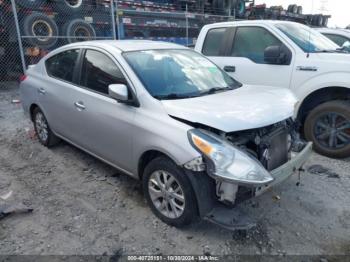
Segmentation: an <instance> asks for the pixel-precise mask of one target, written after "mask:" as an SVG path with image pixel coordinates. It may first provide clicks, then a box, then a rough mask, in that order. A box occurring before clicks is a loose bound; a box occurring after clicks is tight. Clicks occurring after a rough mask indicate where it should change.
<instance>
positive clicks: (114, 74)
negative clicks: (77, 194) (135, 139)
mask: <svg viewBox="0 0 350 262" xmlns="http://www.w3.org/2000/svg"><path fill="white" fill-rule="evenodd" d="M83 56H84V57H83V62H82V67H81V74H80V75H81V77H80V81H79V86H80V87H79V89H80V90H79V94H78V96H77V97H76V98H75V99H76V101H75V102H74V104H75V109H76V110H75V117H74V118H75V121H76V122H75V124H74V125H75V127H76V128H77V132H78V133H79V134H80V135H79V141H77V142H78V144H79V145H80V146H82V147H84V148H85V149H86V150H88V151H90V152H91V153H93V154H95V155H97V156H99V157H102V158H103V159H104V160H107V161H108V162H110V163H112V164H114V165H116V166H118V167H120V168H122V169H124V170H125V171H130V169H131V168H130V166H131V165H130V160H131V153H132V144H131V143H132V137H131V134H132V132H131V130H132V128H133V123H134V116H135V112H136V110H137V108H135V107H133V106H130V105H126V104H121V103H118V102H117V101H116V100H115V99H112V98H111V97H109V95H108V86H109V85H111V84H125V85H127V81H126V79H125V77H124V75H123V73H122V72H121V70H120V69H119V67H118V66H117V63H116V61H115V60H114V58H113V57H111V56H110V55H108V54H106V53H104V52H102V51H100V50H96V49H95V50H94V49H87V50H85V52H84V55H83Z"/></svg>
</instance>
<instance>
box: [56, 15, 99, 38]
mask: <svg viewBox="0 0 350 262" xmlns="http://www.w3.org/2000/svg"><path fill="white" fill-rule="evenodd" d="M63 32H64V34H65V35H66V37H67V42H68V43H75V42H81V41H89V40H94V39H96V31H95V29H94V28H93V26H92V25H90V24H89V23H87V22H85V21H84V20H83V19H74V20H72V21H70V22H68V23H66V24H65V25H64V26H63Z"/></svg>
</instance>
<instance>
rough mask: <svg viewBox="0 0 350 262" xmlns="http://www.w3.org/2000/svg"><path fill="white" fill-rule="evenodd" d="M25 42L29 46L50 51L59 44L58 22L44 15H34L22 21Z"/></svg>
mask: <svg viewBox="0 0 350 262" xmlns="http://www.w3.org/2000/svg"><path fill="white" fill-rule="evenodd" d="M22 29H23V35H24V36H26V37H28V36H30V38H25V42H26V43H27V44H29V45H33V46H38V47H41V48H44V49H49V48H51V47H53V46H54V45H55V44H56V43H57V36H58V27H57V24H56V22H55V21H54V20H53V19H51V18H50V17H48V16H47V15H45V14H42V13H37V12H35V13H32V14H31V15H29V16H26V17H25V18H24V19H23V21H22Z"/></svg>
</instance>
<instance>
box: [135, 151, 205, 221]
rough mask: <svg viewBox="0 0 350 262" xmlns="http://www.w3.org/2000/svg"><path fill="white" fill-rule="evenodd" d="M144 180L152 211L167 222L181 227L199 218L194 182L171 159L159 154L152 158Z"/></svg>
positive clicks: (146, 195) (145, 192)
mask: <svg viewBox="0 0 350 262" xmlns="http://www.w3.org/2000/svg"><path fill="white" fill-rule="evenodd" d="M142 182H143V192H144V194H145V197H146V200H147V202H148V204H149V206H150V207H151V209H152V212H153V213H154V214H155V215H156V216H157V217H158V218H159V219H161V220H162V221H163V222H164V223H166V224H168V225H172V226H176V227H181V226H185V225H188V224H190V223H191V222H193V220H194V219H195V218H197V216H198V211H197V210H198V209H197V202H196V197H195V193H194V191H193V189H192V185H191V182H190V181H189V179H188V178H187V177H186V176H185V174H184V172H183V171H182V170H181V168H179V167H178V166H177V165H176V164H175V163H173V162H172V161H171V160H170V159H168V158H166V157H158V158H156V159H154V160H152V161H151V162H150V163H149V164H148V165H147V167H146V168H145V171H144V174H143V178H142Z"/></svg>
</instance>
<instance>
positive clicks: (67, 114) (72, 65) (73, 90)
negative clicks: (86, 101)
mask: <svg viewBox="0 0 350 262" xmlns="http://www.w3.org/2000/svg"><path fill="white" fill-rule="evenodd" d="M80 52H81V50H80V49H71V50H66V51H63V52H61V53H59V54H56V55H54V56H52V57H50V58H48V59H47V60H46V61H45V66H46V72H47V74H48V77H45V78H43V79H42V82H41V83H38V86H37V92H38V97H39V104H40V107H41V109H42V110H43V111H44V114H45V116H46V118H47V120H48V122H49V125H50V127H51V129H52V130H53V131H54V132H55V133H57V134H59V135H61V136H63V137H65V138H67V139H69V140H72V141H74V139H75V136H74V132H73V129H74V124H75V119H74V118H73V117H72V115H73V114H74V112H75V107H74V104H73V103H74V98H75V97H76V96H77V92H78V90H77V87H76V83H77V75H78V74H77V72H78V71H77V70H78V61H79V57H80V54H81V53H80Z"/></svg>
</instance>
